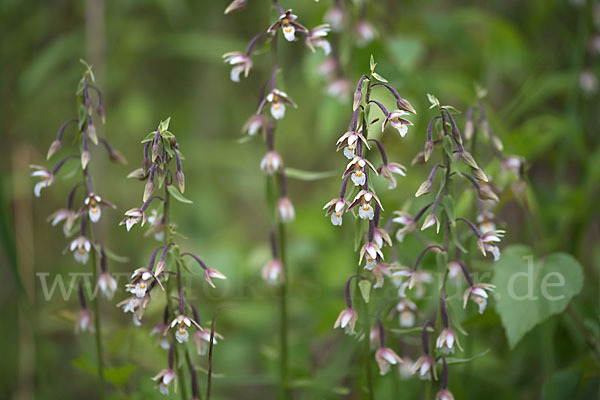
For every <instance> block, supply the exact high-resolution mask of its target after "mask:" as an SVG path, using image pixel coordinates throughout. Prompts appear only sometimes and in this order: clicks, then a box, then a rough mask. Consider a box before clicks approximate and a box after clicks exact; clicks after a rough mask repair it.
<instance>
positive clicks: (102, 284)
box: [98, 272, 117, 299]
mask: <svg viewBox="0 0 600 400" xmlns="http://www.w3.org/2000/svg"><path fill="white" fill-rule="evenodd" d="M98 287H99V288H100V291H101V292H102V294H103V295H104V296H105V297H106V298H107V299H112V297H113V295H114V294H115V291H116V290H117V280H116V279H115V278H114V277H113V276H112V275H111V274H109V273H108V272H103V273H101V274H100V276H98Z"/></svg>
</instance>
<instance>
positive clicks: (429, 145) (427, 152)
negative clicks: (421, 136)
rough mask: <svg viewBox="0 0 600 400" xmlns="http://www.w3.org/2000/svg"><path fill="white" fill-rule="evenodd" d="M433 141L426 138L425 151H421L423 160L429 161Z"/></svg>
mask: <svg viewBox="0 0 600 400" xmlns="http://www.w3.org/2000/svg"><path fill="white" fill-rule="evenodd" d="M433 147H434V144H433V141H431V140H428V141H426V142H425V151H424V152H423V159H424V161H425V162H427V161H429V157H431V153H433Z"/></svg>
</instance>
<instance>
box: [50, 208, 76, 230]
mask: <svg viewBox="0 0 600 400" xmlns="http://www.w3.org/2000/svg"><path fill="white" fill-rule="evenodd" d="M77 217H78V215H77V213H76V212H75V211H73V210H68V209H65V208H61V209H60V210H57V211H55V212H54V213H52V215H50V216H49V217H48V221H49V222H50V223H51V224H52V226H56V225H58V224H59V223H61V222H62V221H64V224H63V232H64V234H65V236H69V233H70V232H71V229H72V228H73V225H74V224H75V221H76V220H77Z"/></svg>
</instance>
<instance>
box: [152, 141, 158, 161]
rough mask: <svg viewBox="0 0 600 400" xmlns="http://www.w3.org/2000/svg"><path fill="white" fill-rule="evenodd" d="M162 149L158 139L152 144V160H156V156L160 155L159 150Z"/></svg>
mask: <svg viewBox="0 0 600 400" xmlns="http://www.w3.org/2000/svg"><path fill="white" fill-rule="evenodd" d="M159 150H160V148H159V147H158V140H157V141H155V142H154V144H152V162H154V161H155V160H156V157H158V151H159Z"/></svg>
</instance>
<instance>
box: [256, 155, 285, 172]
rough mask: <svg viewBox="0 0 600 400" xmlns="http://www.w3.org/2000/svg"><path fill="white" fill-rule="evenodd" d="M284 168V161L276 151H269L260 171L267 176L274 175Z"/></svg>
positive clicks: (262, 161) (261, 163)
mask: <svg viewBox="0 0 600 400" xmlns="http://www.w3.org/2000/svg"><path fill="white" fill-rule="evenodd" d="M282 167H283V160H282V159H281V156H280V155H279V153H277V152H276V151H273V150H271V151H268V152H267V154H265V156H264V157H263V159H262V160H261V162H260V169H261V170H263V171H264V172H265V173H266V174H267V175H273V174H275V173H276V172H277V171H279V170H280V169H281V168H282Z"/></svg>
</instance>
